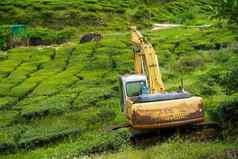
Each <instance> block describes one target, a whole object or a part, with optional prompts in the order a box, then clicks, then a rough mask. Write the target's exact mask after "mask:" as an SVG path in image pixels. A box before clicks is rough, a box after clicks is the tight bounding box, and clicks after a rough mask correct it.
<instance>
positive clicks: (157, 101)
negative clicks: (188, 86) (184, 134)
mask: <svg viewBox="0 0 238 159" xmlns="http://www.w3.org/2000/svg"><path fill="white" fill-rule="evenodd" d="M131 41H132V43H133V45H134V46H135V47H134V49H133V50H134V69H135V74H126V75H122V76H120V77H119V83H120V92H121V110H122V112H123V113H124V115H125V116H126V118H127V120H128V125H127V127H130V130H131V132H132V136H138V134H146V133H148V132H152V131H153V132H155V131H158V130H161V129H163V128H178V127H184V126H187V125H214V124H204V123H205V122H204V121H205V118H204V107H203V99H202V98H201V97H198V96H193V95H191V94H190V93H189V92H187V91H185V90H184V89H183V87H180V89H179V90H178V91H175V92H166V91H165V90H166V89H165V86H164V83H163V81H162V76H161V72H160V67H159V62H158V57H157V54H156V52H155V50H154V48H153V46H152V45H151V44H150V43H149V42H148V41H147V40H146V39H145V38H144V37H143V36H142V34H141V33H140V32H139V31H138V30H137V29H136V27H131ZM212 127H213V126H212Z"/></svg>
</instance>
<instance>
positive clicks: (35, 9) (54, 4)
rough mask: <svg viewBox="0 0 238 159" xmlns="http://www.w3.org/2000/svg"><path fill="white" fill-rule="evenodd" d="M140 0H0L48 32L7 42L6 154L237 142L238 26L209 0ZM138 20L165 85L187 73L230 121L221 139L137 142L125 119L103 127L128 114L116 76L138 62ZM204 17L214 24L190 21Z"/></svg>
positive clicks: (149, 152)
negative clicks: (22, 42)
mask: <svg viewBox="0 0 238 159" xmlns="http://www.w3.org/2000/svg"><path fill="white" fill-rule="evenodd" d="M138 2H139V1H138V0H137V1H136V0H134V1H123V0H118V1H97V0H84V1H76V0H75V1H73V0H65V1H61V0H57V1H53V0H44V1H37V0H24V1H13V0H8V1H1V2H0V4H1V5H0V12H1V14H0V20H1V23H2V24H4V25H10V24H12V23H24V24H26V25H28V27H29V28H28V29H29V30H30V31H31V32H30V33H31V34H29V35H33V33H34V37H36V38H39V37H40V38H41V40H42V41H47V40H48V41H47V43H44V44H42V45H39V46H29V47H22V46H18V47H15V48H10V49H7V50H6V49H3V50H4V51H0V158H4V159H5V158H7V159H15V158H17V159H18V158H19V159H31V158H34V159H35V158H36V159H42V158H43V159H48V158H52V159H53V158H54V159H61V158H62V159H66V158H67V159H70V158H73V157H75V158H81V157H84V158H87V157H85V156H90V157H92V158H117V157H118V158H127V157H128V156H131V157H128V158H157V157H155V156H159V155H161V157H160V158H199V159H202V158H205V157H207V156H209V155H211V158H212V157H214V155H215V157H216V156H217V154H219V153H223V152H224V151H225V150H227V149H233V148H237V147H238V140H237V132H238V130H237V125H238V122H237V121H238V120H237V117H236V116H237V115H238V111H237V110H238V108H237V105H238V100H237V99H238V94H237V92H238V81H237V79H238V42H237V40H238V33H237V28H236V27H235V26H233V25H229V24H227V23H226V20H225V19H221V20H219V19H217V18H213V19H211V18H210V17H212V14H213V11H212V9H209V7H208V5H210V3H209V2H207V1H202V0H199V1H181V0H176V1H171V2H165V1H163V2H149V4H147V2H146V1H143V2H140V3H141V4H140V5H138V6H136V7H135V4H138ZM150 3H153V5H150ZM211 4H212V3H211ZM190 6H193V7H190ZM164 21H168V22H174V23H181V24H185V26H184V27H178V28H173V29H169V30H161V31H151V30H150V28H151V27H150V24H152V23H157V22H164ZM131 24H137V25H139V27H140V29H142V30H143V31H142V32H143V34H144V36H145V37H146V38H147V39H148V40H149V41H150V42H151V43H152V44H153V46H154V47H155V49H156V51H157V54H158V56H159V62H160V67H161V71H162V75H163V80H164V82H165V84H166V89H167V90H177V89H178V87H179V85H180V83H179V81H180V79H183V81H184V87H185V89H186V90H188V91H190V92H191V93H193V94H194V95H199V96H202V97H203V98H204V100H205V109H206V118H207V119H208V120H215V121H218V122H220V123H221V125H222V127H223V128H224V129H223V131H222V134H221V135H220V136H219V138H218V139H217V141H210V142H208V143H206V144H208V146H204V145H205V143H203V142H198V141H187V140H186V141H183V140H182V139H179V138H175V139H168V141H165V142H163V143H160V144H158V145H156V146H154V147H151V148H148V149H138V148H136V147H133V146H131V145H130V144H129V142H128V138H129V136H130V134H129V132H128V130H127V129H121V130H117V131H114V132H106V131H104V128H106V127H108V126H110V125H113V124H119V123H123V122H125V121H126V119H125V117H124V116H123V114H122V113H121V112H120V106H119V103H120V96H119V89H118V81H117V80H118V76H119V75H122V74H125V73H132V72H133V69H134V67H133V54H132V49H131V43H130V32H129V30H128V26H129V25H131ZM198 24H204V25H207V24H209V25H210V26H208V27H188V26H192V25H198ZM42 28H43V29H42ZM67 29H69V30H70V36H65V37H67V38H66V39H65V40H63V41H61V42H60V43H58V42H57V39H58V38H60V37H61V36H60V35H61V34H60V33H59V32H61V33H62V32H64V31H65V30H67ZM38 30H41V31H40V32H38ZM90 31H94V32H99V33H100V34H102V35H103V39H102V40H100V41H97V42H95V41H93V42H88V43H83V44H81V43H80V36H81V35H83V33H87V32H90ZM0 33H1V32H0ZM57 33H58V34H57ZM56 34H57V35H56ZM0 35H1V34H0ZM53 35H54V36H53ZM8 36H10V34H9V35H6V36H5V37H8ZM52 36H53V38H52ZM3 37H4V36H3ZM30 37H33V36H30ZM6 39H7V38H6ZM52 39H53V40H52ZM54 39H55V40H54ZM5 42H7V41H5ZM50 44H54V45H50ZM180 148H181V151H177V150H178V149H180ZM198 150H200V151H198ZM118 151H122V152H119V153H118ZM115 152H117V153H115ZM190 152H191V153H192V154H193V155H187V154H189V153H190ZM102 153H109V154H102ZM114 153H115V154H114ZM170 155H171V156H170ZM168 156H170V157H168ZM220 156H222V155H220Z"/></svg>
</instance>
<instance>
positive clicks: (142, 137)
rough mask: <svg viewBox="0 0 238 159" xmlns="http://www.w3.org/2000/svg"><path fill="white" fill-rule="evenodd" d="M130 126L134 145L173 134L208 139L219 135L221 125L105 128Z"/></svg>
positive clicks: (152, 141) (191, 138) (131, 139)
mask: <svg viewBox="0 0 238 159" xmlns="http://www.w3.org/2000/svg"><path fill="white" fill-rule="evenodd" d="M121 128H128V129H129V130H130V132H131V137H130V143H131V144H132V145H153V144H155V143H158V142H162V141H164V140H166V139H168V138H170V137H173V136H180V137H182V138H186V139H189V140H199V141H207V140H210V139H214V138H216V137H218V136H219V133H220V131H221V127H220V125H219V124H218V123H216V122H201V123H197V124H192V125H186V126H182V127H181V126H180V127H175V128H162V129H150V130H138V129H134V128H133V127H131V125H130V124H129V123H123V124H117V125H116V124H115V125H112V126H110V127H107V128H105V129H104V130H105V131H107V132H111V131H116V130H118V129H121Z"/></svg>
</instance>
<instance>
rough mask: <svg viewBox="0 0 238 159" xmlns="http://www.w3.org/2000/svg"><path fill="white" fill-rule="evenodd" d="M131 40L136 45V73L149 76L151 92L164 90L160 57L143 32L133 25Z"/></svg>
mask: <svg viewBox="0 0 238 159" xmlns="http://www.w3.org/2000/svg"><path fill="white" fill-rule="evenodd" d="M131 29H132V37H131V41H132V42H133V43H134V44H135V45H136V47H137V48H136V49H135V50H134V64H135V72H136V74H145V75H146V76H147V78H148V83H149V88H150V93H151V94H153V93H158V92H164V90H165V87H164V84H163V81H162V77H161V73H160V68H159V63H158V57H157V55H156V53H155V50H154V48H153V47H152V45H151V44H150V43H149V42H147V41H146V40H145V39H144V38H143V36H142V35H141V33H140V32H139V31H137V30H136V28H135V27H132V28H131Z"/></svg>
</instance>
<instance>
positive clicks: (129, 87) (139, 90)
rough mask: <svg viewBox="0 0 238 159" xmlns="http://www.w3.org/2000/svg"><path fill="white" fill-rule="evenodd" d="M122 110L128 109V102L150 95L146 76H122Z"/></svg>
mask: <svg viewBox="0 0 238 159" xmlns="http://www.w3.org/2000/svg"><path fill="white" fill-rule="evenodd" d="M119 81H120V92H121V110H122V112H124V110H125V109H126V108H125V106H126V101H127V100H128V99H130V100H133V98H134V99H135V98H137V97H139V96H141V95H145V94H148V93H149V88H148V83H147V79H146V76H145V75H136V74H134V75H124V76H120V78H119Z"/></svg>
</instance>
